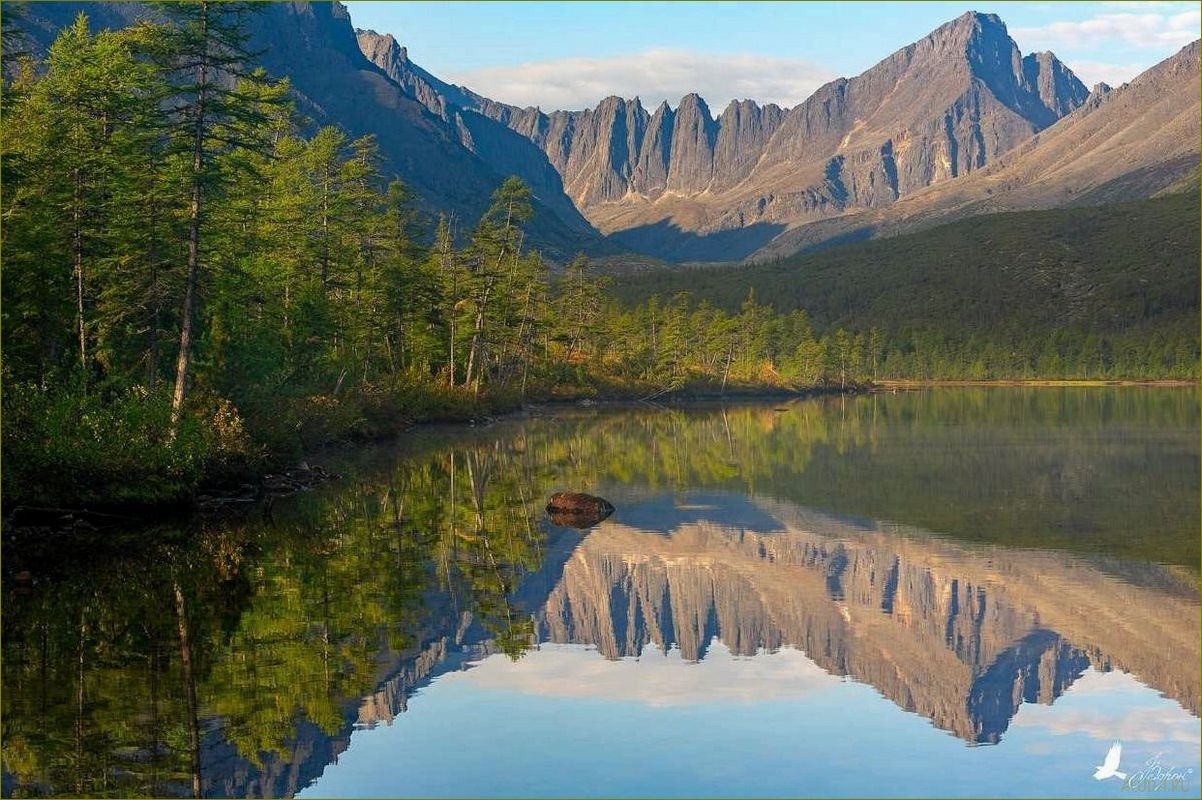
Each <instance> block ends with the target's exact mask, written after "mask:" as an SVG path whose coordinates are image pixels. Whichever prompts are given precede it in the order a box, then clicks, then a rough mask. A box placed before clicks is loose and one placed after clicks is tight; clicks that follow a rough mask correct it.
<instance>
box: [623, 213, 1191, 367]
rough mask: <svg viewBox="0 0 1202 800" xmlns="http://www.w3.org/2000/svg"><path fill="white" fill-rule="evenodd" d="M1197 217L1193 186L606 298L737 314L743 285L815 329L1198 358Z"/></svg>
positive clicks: (663, 275) (640, 282)
mask: <svg viewBox="0 0 1202 800" xmlns="http://www.w3.org/2000/svg"><path fill="white" fill-rule="evenodd" d="M1200 213H1202V208H1200V206H1199V194H1198V192H1197V191H1194V192H1192V193H1189V194H1180V195H1174V196H1169V197H1164V198H1160V199H1155V200H1144V201H1140V202H1135V203H1124V204H1116V205H1108V206H1103V207H1097V208H1072V209H1057V210H1052V211H1028V212H1020V213H1007V214H996V215H991V216H981V217H974V218H972V219H968V220H963V221H960V222H955V223H952V224H949V225H943V226H940V227H936V228H933V229H931V230H928V231H923V232H921V233H916V234H909V235H903V236H898V237H895V238H892V239H889V240H888V241H874V242H866V243H863V244H856V245H848V246H845V247H839V248H831V249H828V250H821V251H818V252H815V253H809V254H805V255H800V256H794V257H792V258H787V259H783V260H781V261H777V262H772V263H764V264H753V265H747V266H729V267H711V268H694V269H688V270H680V271H675V272H666V271H659V272H652V273H645V274H641V275H637V276H630V277H628V278H627V279H625V280H623V281H621V282H619V284H618V285H617V286H615V291H616V292H617V293H619V295H620V296H622V297H623V298H624V299H625V300H627V301H635V300H641V299H643V298H645V297H647V296H649V295H651V294H658V295H659V296H660V297H663V298H667V297H670V296H671V295H673V294H674V293H676V292H678V291H689V292H691V293H692V294H693V295H694V296H695V297H696V298H697V299H705V300H709V301H711V302H712V303H714V304H715V305H718V306H722V307H725V308H727V309H731V310H734V309H737V308H738V307H739V305H740V304H741V303H742V302H743V300H744V299H745V298H746V297H747V293H748V290H749V289H750V290H754V292H755V296H756V297H757V298H759V299H760V301H761V302H769V303H771V304H772V305H774V306H775V307H776V309H777V310H778V311H787V310H790V309H793V308H804V309H805V310H806V311H808V312H809V313H810V315H811V316H812V317H813V319H814V320H815V322H817V323H818V324H819V325H820V326H822V327H826V326H836V325H839V326H850V327H854V328H859V329H861V330H867V329H868V328H869V327H872V326H876V327H880V328H884V329H886V330H892V331H904V330H926V331H936V332H942V333H943V334H946V335H947V336H949V337H958V338H960V339H966V338H968V337H972V336H974V335H983V336H987V337H988V336H993V335H998V336H999V337H1000V339H1001V340H1005V341H1007V342H1011V343H1014V342H1017V341H1018V340H1019V339H1021V338H1022V336H1025V335H1041V334H1046V333H1048V332H1051V331H1055V330H1063V329H1077V330H1081V329H1088V330H1094V331H1098V332H1111V333H1114V332H1132V333H1136V332H1139V331H1144V332H1146V333H1148V334H1149V335H1151V334H1154V333H1157V332H1160V333H1164V332H1166V331H1172V332H1173V333H1172V335H1173V336H1174V337H1177V338H1180V339H1181V340H1182V341H1191V342H1193V343H1194V347H1195V350H1196V346H1197V339H1198V332H1197V331H1198V308H1199V300H1198V297H1199V291H1200V286H1199V275H1198V252H1199V248H1200V247H1202V243H1200V241H1199V225H1198V217H1199V214H1200ZM1196 357H1197V356H1196V354H1195V356H1194V359H1195V360H1196Z"/></svg>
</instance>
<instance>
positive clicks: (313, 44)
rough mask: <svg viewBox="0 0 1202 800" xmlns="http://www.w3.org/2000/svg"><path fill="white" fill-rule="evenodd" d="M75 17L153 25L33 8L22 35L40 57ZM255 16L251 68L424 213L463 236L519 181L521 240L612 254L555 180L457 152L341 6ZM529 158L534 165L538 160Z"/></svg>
mask: <svg viewBox="0 0 1202 800" xmlns="http://www.w3.org/2000/svg"><path fill="white" fill-rule="evenodd" d="M81 11H82V12H84V13H86V14H87V15H88V16H89V19H90V20H91V22H92V26H93V27H94V28H119V27H123V26H126V25H129V24H132V23H134V22H136V21H138V20H139V19H143V18H147V17H150V16H152V15H153V11H152V10H151V9H149V8H148V7H147V6H146V5H144V4H142V3H90V2H47V3H36V4H30V5H29V6H28V13H27V14H26V19H25V20H24V22H23V27H24V29H25V30H26V31H27V32H28V33H29V37H30V38H31V39H32V40H33V41H34V43H35V44H36V45H39V46H40V47H42V48H45V47H47V46H48V45H49V43H50V42H51V41H53V39H54V36H55V35H56V34H57V32H58V30H59V29H60V28H62V27H63V26H65V25H67V24H69V23H70V22H71V21H72V20H73V19H74V18H75V16H76V15H77V14H79V13H80V12H81ZM256 11H257V13H252V14H248V15H247V29H248V32H249V33H250V36H251V38H250V46H251V49H252V50H253V51H257V52H259V53H260V56H259V61H260V63H262V65H263V66H264V67H265V68H266V69H267V71H268V72H269V73H270V74H272V75H275V76H277V77H287V78H288V79H289V80H290V81H291V83H292V86H293V88H294V91H295V95H296V98H297V101H298V107H299V110H300V111H301V112H302V113H304V114H305V115H306V116H308V117H309V118H311V119H312V120H313V121H314V123H315V124H318V125H336V126H338V127H340V128H342V129H344V130H345V131H347V132H348V133H349V134H350V135H352V136H363V135H368V134H370V135H374V136H375V137H376V140H377V142H378V143H379V147H380V154H381V156H382V157H383V159H384V162H385V163H384V167H385V172H386V174H387V173H390V174H396V175H397V176H399V177H400V178H401V179H402V180H404V181H405V182H406V183H407V184H408V185H409V186H410V187H411V188H412V189H413V190H414V191H415V192H416V193H417V194H418V196H419V197H420V198H421V200H422V202H423V205H424V206H425V209H426V211H427V212H429V213H436V212H448V213H452V214H454V215H455V216H456V218H457V219H458V221H459V224H460V225H461V226H470V225H471V224H472V223H474V221H475V220H476V219H477V218H478V217H479V215H480V214H481V213H482V212H483V210H484V209H485V207H486V206H487V204H488V201H489V196H490V195H491V193H492V191H493V190H494V189H495V188H496V187H497V186H498V185H500V183H501V181H502V180H504V178H505V177H507V176H508V175H510V174H519V175H521V176H522V177H524V178H526V179H527V180H528V181H529V182H530V183H531V185H532V188H533V190H534V193H535V200H536V214H535V218H534V221H533V222H532V223H531V229H530V231H529V238H530V240H531V242H532V243H533V244H535V245H537V246H540V247H542V248H544V249H545V250H546V251H548V252H549V253H550V254H552V255H553V256H557V257H568V256H570V255H572V254H573V253H574V252H576V251H577V250H580V249H584V250H588V251H590V252H600V253H605V252H612V250H613V249H614V248H613V246H612V245H609V244H606V243H604V242H603V241H602V240H601V238H600V237H599V235H598V234H597V232H596V231H594V230H593V229H592V228H591V226H589V224H588V223H587V222H586V221H585V220H584V219H583V218H582V217H581V216H580V215H579V214H578V213H576V211H575V209H574V208H572V206H571V203H570V202H568V201H567V199H566V198H564V197H563V192H562V189H561V188H560V187H559V185H558V182H557V181H556V180H553V179H550V178H548V179H544V180H541V181H540V180H537V179H532V176H535V175H537V174H538V170H539V164H538V163H535V165H534V166H533V167H532V168H529V169H524V168H522V167H521V165H520V162H521V159H522V158H523V153H522V152H521V151H520V150H519V152H517V154H516V156H515V157H511V158H508V159H506V158H498V157H487V158H486V157H484V156H482V155H481V154H480V153H478V152H474V151H473V149H471V148H469V147H465V146H464V141H463V133H462V131H461V130H460V128H459V127H457V125H456V121H455V120H451V119H447V118H443V117H440V116H438V115H436V114H433V113H431V112H430V111H429V110H428V109H427V108H426V107H425V106H424V105H423V104H422V103H421V102H420V101H419V100H418V99H417V98H415V97H413V96H412V95H411V94H410V93H409V92H408V91H407V90H406V87H404V86H402V85H400V84H398V83H396V82H395V81H394V80H392V79H391V78H390V77H389V76H388V75H387V74H386V73H385V72H384V71H383V70H382V69H380V68H379V67H377V66H375V65H374V64H372V63H371V62H370V61H369V60H368V59H367V58H366V57H364V55H363V54H362V52H361V51H360V49H359V43H358V41H357V39H356V35H355V31H354V28H353V26H352V25H351V21H350V15H349V14H348V12H347V10H346V8H345V7H344V6H343V5H342V4H341V3H337V2H271V3H260V4H256ZM493 127H500V126H493ZM511 138H512V139H515V140H521V141H522V142H524V140H522V139H521V137H518V136H513V137H511ZM490 145H491V142H490ZM494 149H495V148H494ZM532 149H533V148H529V146H528V145H527V150H532ZM485 155H488V154H485ZM534 155H535V157H536V161H537V160H538V156H539V155H540V154H537V153H535V154H534ZM529 157H530V154H529V153H528V152H527V153H525V158H527V159H529ZM544 172H545V170H544Z"/></svg>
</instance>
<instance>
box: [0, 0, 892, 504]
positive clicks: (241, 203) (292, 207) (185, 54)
mask: <svg viewBox="0 0 1202 800" xmlns="http://www.w3.org/2000/svg"><path fill="white" fill-rule="evenodd" d="M156 9H157V16H158V20H159V21H157V22H145V23H142V24H139V25H137V26H134V27H131V28H128V29H125V30H120V31H101V32H93V31H91V30H90V29H89V25H88V21H87V18H86V17H85V16H84V15H83V14H81V15H80V17H79V18H78V19H77V21H76V22H75V24H74V25H72V26H70V27H69V28H67V29H64V30H63V31H62V32H61V34H60V35H59V36H58V38H57V40H56V41H55V42H54V44H53V45H52V47H51V48H50V50H49V52H48V54H47V56H46V58H45V59H44V60H41V61H39V60H37V59H35V58H33V57H30V56H28V55H20V56H18V57H15V58H13V57H11V56H12V53H14V52H17V53H20V51H21V49H22V48H21V47H20V44H19V38H18V35H17V34H16V31H15V30H14V29H13V28H11V27H6V30H5V32H4V33H5V42H6V47H5V53H6V63H5V65H4V73H5V76H6V79H5V86H4V95H3V103H4V109H3V110H4V114H3V129H2V131H0V136H2V141H3V154H2V155H3V162H4V163H3V167H4V169H3V182H4V183H3V208H2V212H3V225H4V237H5V240H4V244H5V249H4V280H3V298H2V308H3V326H4V344H5V350H4V356H5V357H4V361H3V383H4V393H3V402H4V409H3V411H4V414H5V419H6V422H7V424H6V425H5V426H4V452H5V455H6V456H8V459H7V461H6V466H7V467H8V469H6V470H4V491H5V496H6V498H9V499H12V500H29V501H36V502H51V501H55V502H60V501H63V502H65V501H67V500H76V501H79V500H82V501H88V502H102V501H105V502H112V501H116V502H128V501H160V500H163V499H165V498H170V497H176V498H182V497H184V496H186V494H187V493H188V492H189V491H190V490H191V488H192V487H194V486H195V484H196V482H197V481H198V480H199V479H200V478H201V477H202V476H203V475H204V474H206V473H212V472H214V471H220V470H224V471H228V472H230V473H231V474H235V475H236V474H238V472H239V471H240V470H245V469H247V468H248V467H249V466H250V465H254V464H257V465H259V466H261V462H262V461H263V460H264V459H268V460H271V459H275V460H279V459H284V458H290V457H294V456H295V455H296V454H297V453H299V452H300V451H302V450H303V449H305V448H309V447H312V446H315V445H317V444H320V443H322V442H325V441H329V440H331V439H337V438H343V437H351V436H371V435H379V434H382V433H387V432H389V431H393V430H396V429H397V428H399V427H400V426H401V425H403V424H405V421H407V420H414V419H429V418H438V417H443V418H466V417H468V416H470V415H473V414H476V413H479V412H480V411H482V410H483V411H488V410H495V409H501V408H506V407H511V406H513V405H516V404H518V403H520V402H521V401H522V400H523V399H525V398H549V397H567V396H597V395H609V396H628V397H654V396H661V395H664V394H667V393H669V392H673V391H680V390H704V391H735V390H738V389H749V388H763V387H765V386H771V387H778V388H797V387H801V386H810V385H814V384H818V383H823V382H825V383H836V382H837V383H838V384H840V385H844V386H846V385H848V384H851V383H854V382H856V381H861V380H863V379H865V378H867V377H869V376H870V374H871V369H870V365H871V364H872V363H873V361H874V359H875V358H876V356H875V355H874V354H875V353H877V352H878V351H879V349H880V347H881V342H880V337H879V334H877V333H875V332H872V333H869V332H865V333H859V334H856V333H852V332H848V331H830V332H827V333H826V334H825V335H824V336H817V335H816V334H815V332H814V331H813V329H812V328H811V326H810V325H809V323H808V321H807V319H806V317H805V315H804V314H800V313H797V314H790V315H777V314H774V313H773V312H772V311H771V310H770V309H769V308H768V307H766V306H763V305H760V304H757V303H755V302H754V301H749V302H748V303H746V304H745V305H744V307H743V308H742V309H741V310H740V311H738V312H737V313H724V312H721V311H717V310H715V309H713V308H709V307H707V306H704V305H702V306H697V307H692V306H690V305H689V304H688V303H686V302H685V301H684V300H683V299H682V298H674V299H671V300H667V301H664V302H660V301H658V300H652V301H650V302H647V303H644V304H642V305H640V306H637V307H634V308H628V309H627V308H619V307H618V306H617V305H616V304H615V303H614V302H613V301H612V300H611V299H610V297H609V291H608V285H609V284H608V281H607V280H606V279H605V278H603V277H602V276H599V275H597V274H595V273H596V270H595V269H594V268H593V267H592V266H591V265H590V264H589V262H588V261H587V259H585V258H583V257H580V258H577V259H576V260H574V261H573V262H572V263H570V264H569V265H567V266H566V267H564V268H563V269H558V270H554V271H553V270H552V269H551V268H550V267H549V265H548V264H547V263H545V262H544V261H543V260H542V258H541V257H540V255H539V254H538V253H537V252H534V251H531V250H530V249H529V248H527V247H526V246H525V242H524V232H523V231H524V226H525V225H526V224H527V223H528V222H529V220H530V217H531V214H532V198H531V193H530V190H529V189H528V188H527V187H526V186H524V185H523V184H522V183H521V182H520V181H519V180H517V179H516V178H511V179H509V180H507V181H505V182H504V183H503V184H502V185H501V186H500V187H499V188H498V189H497V190H496V192H495V194H494V195H493V198H492V203H491V205H490V207H489V209H488V211H487V212H486V213H485V214H484V215H483V217H482V218H480V219H479V220H460V219H454V218H448V217H445V216H444V217H440V218H437V219H431V218H430V217H429V216H428V215H427V213H426V210H425V209H422V208H421V207H420V206H419V204H418V203H417V202H416V201H415V198H414V197H413V196H412V195H411V194H410V192H409V191H407V189H406V188H405V187H404V186H403V185H402V184H401V183H399V182H397V181H388V180H387V179H386V178H385V175H384V171H385V167H384V165H382V164H381V161H380V158H379V157H378V154H377V151H376V146H375V143H374V141H373V140H372V139H371V138H370V137H365V138H360V139H352V138H350V137H348V136H347V135H346V134H345V133H344V132H343V131H341V130H338V129H335V128H329V127H327V128H321V129H318V130H314V129H313V128H312V126H311V125H308V124H307V122H306V120H304V119H303V118H301V117H300V116H299V115H298V114H297V112H296V108H295V106H294V104H293V103H292V102H291V100H290V92H289V87H288V84H287V82H286V81H277V80H273V79H272V78H270V77H269V76H268V75H266V74H265V73H264V72H263V71H262V70H261V69H257V68H255V67H254V66H253V64H254V54H253V53H251V52H249V50H248V45H247V41H246V37H245V35H244V33H243V31H242V26H241V20H242V18H243V16H244V15H245V14H248V13H254V9H253V4H247V5H242V4H234V3H211V2H197V3H164V4H162V5H160V6H156ZM11 16H12V15H11V14H7V13H6V15H5V21H6V25H11Z"/></svg>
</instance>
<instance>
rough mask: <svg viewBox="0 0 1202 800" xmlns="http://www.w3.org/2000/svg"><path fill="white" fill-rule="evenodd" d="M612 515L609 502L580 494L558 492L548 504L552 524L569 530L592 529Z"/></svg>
mask: <svg viewBox="0 0 1202 800" xmlns="http://www.w3.org/2000/svg"><path fill="white" fill-rule="evenodd" d="M612 513H614V507H613V504H612V503H610V502H609V501H608V500H606V499H604V498H601V497H594V496H593V495H591V494H582V493H580V492H556V493H555V494H553V495H551V500H550V501H549V502H548V503H547V514H548V516H550V517H551V522H553V523H555V524H556V525H561V526H563V527H567V528H591V527H593V526H594V525H596V524H597V523H599V522H601V521H602V520H604V519H605V518H606V517H608V516H609V515H610V514H612Z"/></svg>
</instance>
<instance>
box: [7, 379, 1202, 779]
mask: <svg viewBox="0 0 1202 800" xmlns="http://www.w3.org/2000/svg"><path fill="white" fill-rule="evenodd" d="M1199 434H1200V430H1199V395H1198V391H1197V390H1196V389H1188V388H1187V389H1168V388H1133V387H1131V388H1129V387H1124V388H1041V389H1031V388H1000V387H988V388H986V387H974V388H943V389H933V390H926V391H916V392H901V393H896V394H872V395H860V396H852V397H824V398H814V399H801V400H791V401H784V400H774V401H757V402H732V403H729V404H725V405H723V404H718V403H706V404H696V405H690V406H685V407H676V408H662V407H655V406H649V405H639V406H626V407H601V406H595V407H589V408H564V409H553V408H548V409H543V410H540V411H535V412H531V413H530V414H527V415H525V416H520V417H513V418H509V419H506V420H502V421H500V422H498V423H495V424H492V425H487V426H480V427H475V428H468V427H459V428H453V427H429V428H424V429H420V430H416V431H414V432H412V433H411V434H409V435H406V436H404V437H402V438H401V439H400V440H398V441H396V442H393V443H389V444H387V445H378V446H373V447H368V448H362V449H357V450H354V451H344V452H338V453H333V454H325V455H323V456H321V457H320V458H318V459H315V461H317V463H320V464H322V465H323V466H325V467H327V468H328V469H332V470H335V471H337V472H338V473H340V475H341V479H340V480H337V481H335V482H332V483H329V484H326V485H324V486H322V487H320V488H318V489H317V490H314V491H309V492H304V493H302V494H300V495H296V496H293V497H289V498H284V499H280V500H277V501H276V502H274V503H272V504H271V505H270V506H269V507H268V506H256V507H255V508H252V509H249V510H246V511H245V512H242V513H237V514H230V513H226V514H222V515H209V516H196V517H192V518H188V519H182V520H174V521H171V522H165V523H162V524H160V525H158V526H155V527H153V528H151V529H150V530H146V529H136V530H135V529H125V528H121V527H114V528H110V529H106V530H103V531H101V532H100V533H99V534H97V535H96V536H95V537H92V538H91V539H89V540H86V541H78V540H76V541H74V542H66V541H62V540H61V539H60V538H56V537H50V538H48V539H47V540H45V541H40V542H37V543H31V542H23V543H13V542H11V541H8V540H6V541H5V543H4V552H3V597H2V600H3V609H4V613H3V618H2V621H3V661H2V672H3V687H2V688H3V698H2V701H3V756H4V761H3V794H4V796H14V797H15V796H38V795H68V796H96V795H109V796H136V795H159V796H162V795H173V796H174V795H181V796H192V795H196V794H199V795H203V796H232V797H291V796H303V797H356V796H452V797H456V796H520V797H538V796H639V797H652V796H723V795H726V796H730V795H734V796H742V797H750V796H791V795H801V796H821V797H844V796H897V797H922V796H932V795H934V796H949V797H950V796H963V797H1004V796H1036V797H1053V796H1065V797H1082V796H1099V797H1126V796H1132V795H1136V796H1154V797H1170V796H1192V797H1196V796H1198V794H1199V789H1200V784H1199V774H1200V771H1202V770H1200V764H1199V746H1200V745H1199V742H1200V734H1202V729H1200V723H1199V710H1200V691H1199V670H1200V655H1199V649H1200V645H1199V640H1200V629H1199V628H1200V626H1199V587H1198V580H1199V573H1198V569H1199V483H1200V479H1202V476H1200V471H1199ZM561 489H571V490H580V491H587V492H591V493H594V494H598V495H601V496H603V497H605V498H607V499H608V500H610V501H611V502H612V503H613V504H614V506H616V511H615V512H614V513H613V515H612V516H610V517H609V518H608V519H606V520H604V521H602V522H600V523H599V524H596V525H594V526H592V527H591V528H586V529H577V528H572V527H560V526H557V525H554V524H552V523H551V521H550V520H549V519H548V517H547V515H546V513H545V511H544V506H545V505H546V503H547V499H548V497H549V496H550V495H551V494H552V493H553V492H556V491H559V490H561ZM1114 742H1120V743H1121V745H1122V750H1121V763H1120V766H1119V769H1120V770H1121V771H1123V772H1124V773H1126V774H1127V775H1128V776H1129V777H1128V780H1127V781H1124V780H1122V779H1120V778H1117V777H1115V778H1108V779H1104V780H1095V778H1094V777H1093V775H1094V770H1095V768H1096V767H1097V766H1098V765H1101V764H1102V763H1103V760H1104V759H1105V758H1106V756H1107V753H1108V750H1109V749H1110V747H1111V745H1112V743H1114Z"/></svg>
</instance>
